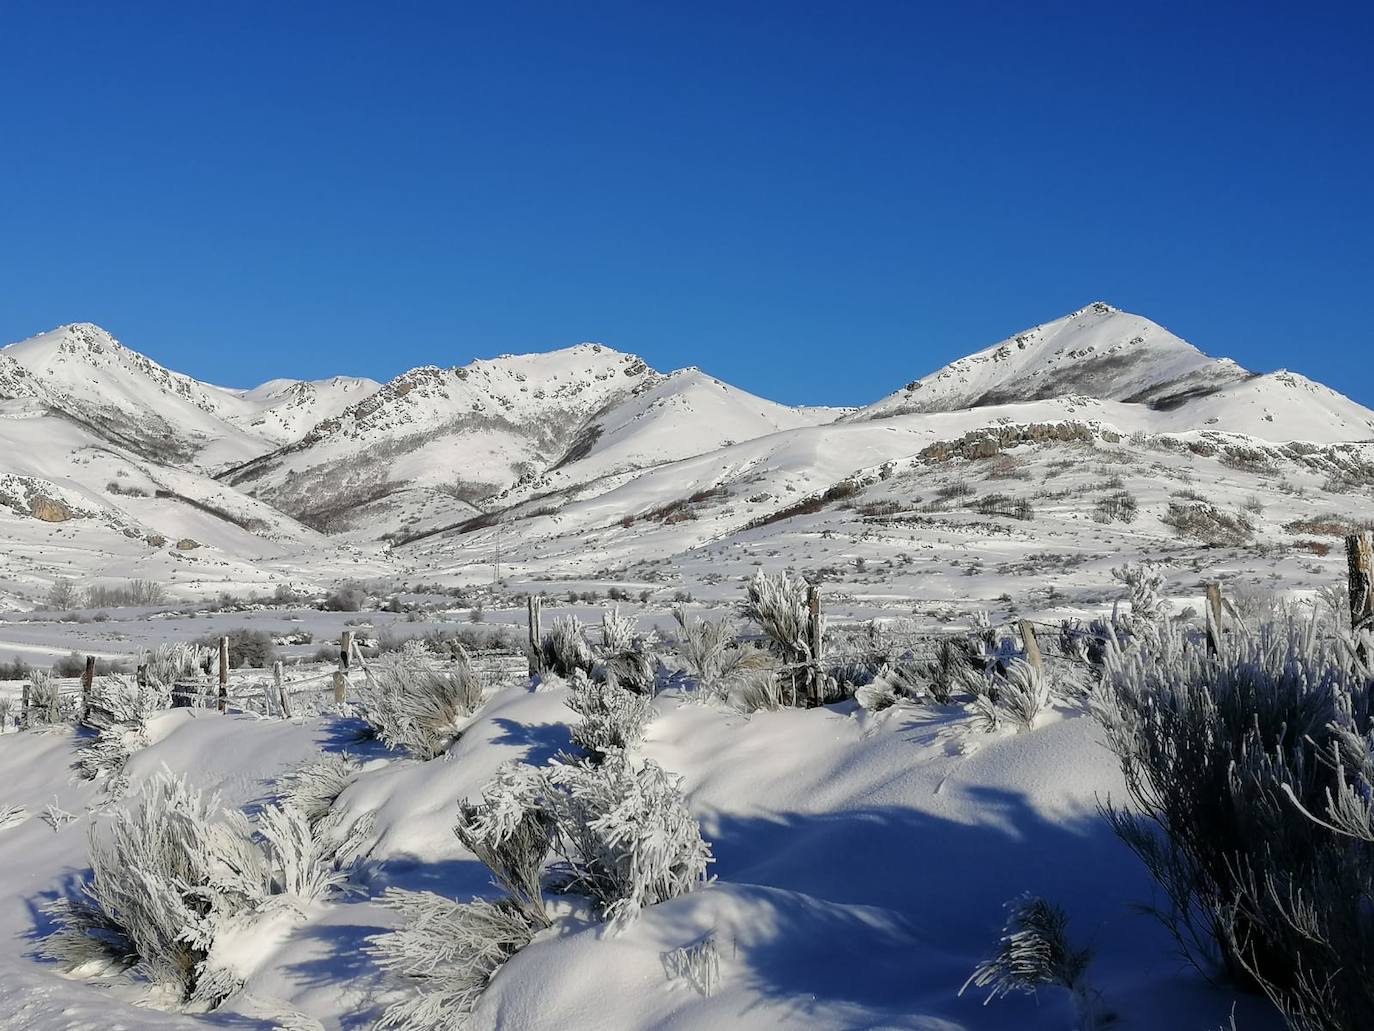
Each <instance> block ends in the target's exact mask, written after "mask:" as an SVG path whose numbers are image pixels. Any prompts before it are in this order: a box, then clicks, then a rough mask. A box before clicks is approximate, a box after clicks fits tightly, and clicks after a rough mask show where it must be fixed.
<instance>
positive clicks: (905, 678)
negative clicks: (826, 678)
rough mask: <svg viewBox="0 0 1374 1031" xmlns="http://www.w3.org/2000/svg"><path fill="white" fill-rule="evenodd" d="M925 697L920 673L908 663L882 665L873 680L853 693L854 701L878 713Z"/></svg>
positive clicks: (897, 662) (899, 662) (898, 662)
mask: <svg viewBox="0 0 1374 1031" xmlns="http://www.w3.org/2000/svg"><path fill="white" fill-rule="evenodd" d="M924 697H926V690H925V687H924V685H923V684H922V682H921V677H920V672H919V670H918V669H917V667H916V666H915V665H914V664H913V663H910V662H905V661H900V660H899V661H896V662H890V663H883V665H882V666H881V667H879V669H878V672H877V673H875V674H874V675H873V679H872V680H870V681H869V682H868V683H867V684H863V685H861V686H860V687H859V688H857V689H856V690H855V692H854V700H855V701H856V702H858V703H859V704H860V705H861V706H863V707H864V708H865V709H868V710H870V711H873V712H878V711H881V710H883V709H887V708H890V707H891V706H894V705H896V704H897V703H898V702H900V701H903V700H906V701H916V700H918V699H921V698H924Z"/></svg>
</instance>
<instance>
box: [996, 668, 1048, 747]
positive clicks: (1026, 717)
mask: <svg viewBox="0 0 1374 1031" xmlns="http://www.w3.org/2000/svg"><path fill="white" fill-rule="evenodd" d="M995 698H996V702H995V704H996V706H997V708H998V709H999V710H1000V711H1001V712H1002V713H1003V714H1004V715H1005V717H1006V718H1007V719H1008V720H1009V721H1010V722H1012V723H1014V724H1015V725H1016V727H1017V729H1018V730H1032V729H1034V727H1035V721H1036V720H1037V719H1038V718H1039V717H1040V714H1041V713H1042V712H1044V711H1045V710H1046V709H1048V708H1049V705H1050V685H1049V679H1048V678H1047V677H1046V676H1045V671H1044V669H1042V668H1041V667H1039V666H1032V665H1031V664H1030V663H1029V662H1026V661H1024V660H1022V659H1012V660H1011V661H1010V662H1008V663H1007V664H1006V672H1005V673H1003V674H1000V675H998V676H997V689H996V692H995Z"/></svg>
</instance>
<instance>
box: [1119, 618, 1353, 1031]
mask: <svg viewBox="0 0 1374 1031" xmlns="http://www.w3.org/2000/svg"><path fill="white" fill-rule="evenodd" d="M1108 666H1109V671H1108V677H1107V680H1106V683H1105V684H1104V687H1103V690H1102V691H1101V692H1100V694H1099V696H1098V699H1097V704H1096V707H1095V713H1096V715H1097V716H1098V718H1099V719H1100V720H1101V722H1102V724H1103V726H1104V727H1105V729H1106V733H1107V740H1108V743H1109V744H1110V745H1111V747H1112V749H1113V750H1114V751H1115V752H1116V754H1117V756H1118V757H1119V759H1120V761H1121V765H1122V770H1123V772H1124V774H1125V779H1126V785H1127V789H1128V791H1129V793H1130V797H1131V801H1132V802H1133V803H1134V806H1133V811H1132V810H1125V809H1120V808H1112V807H1109V808H1106V809H1105V810H1104V812H1105V814H1106V815H1107V817H1108V819H1109V820H1110V821H1111V823H1112V826H1113V828H1114V829H1115V831H1116V832H1117V834H1118V835H1120V837H1121V838H1122V840H1123V841H1124V842H1125V843H1126V844H1127V845H1128V846H1129V847H1130V848H1131V849H1132V850H1133V851H1134V852H1135V853H1136V855H1137V856H1138V857H1139V858H1140V859H1141V860H1142V861H1143V862H1144V863H1145V865H1146V867H1147V868H1148V869H1149V870H1150V872H1151V874H1153V876H1154V877H1155V879H1156V880H1157V881H1158V882H1159V885H1160V887H1161V889H1162V892H1163V895H1164V898H1165V899H1166V900H1167V904H1166V905H1164V906H1161V907H1160V908H1159V909H1158V910H1157V915H1159V917H1160V918H1161V919H1162V920H1163V921H1164V923H1165V925H1166V926H1167V927H1168V928H1169V929H1170V931H1171V932H1172V933H1173V935H1174V936H1175V938H1176V939H1177V940H1178V942H1179V944H1180V946H1181V947H1183V948H1184V949H1185V950H1186V953H1187V954H1188V956H1189V957H1190V958H1191V959H1192V960H1193V961H1194V962H1195V963H1196V964H1197V965H1198V966H1199V967H1201V968H1203V969H1204V970H1210V969H1212V968H1213V967H1215V966H1216V965H1218V964H1219V965H1220V966H1221V967H1222V968H1224V969H1225V971H1226V972H1227V973H1229V974H1230V975H1231V976H1232V977H1233V978H1234V979H1236V980H1237V981H1238V982H1240V983H1241V984H1246V985H1251V986H1254V987H1257V988H1259V989H1260V990H1262V991H1263V992H1264V993H1265V994H1266V995H1268V996H1269V998H1270V999H1271V1000H1273V1002H1274V1003H1275V1005H1276V1006H1278V1008H1279V1009H1280V1010H1281V1011H1282V1012H1283V1014H1284V1016H1285V1018H1286V1020H1287V1021H1288V1024H1289V1026H1290V1027H1293V1028H1298V1029H1303V1031H1309V1029H1310V1031H1318V1029H1320V1031H1326V1029H1330V1031H1336V1029H1349V1028H1356V1027H1371V1026H1374V914H1371V912H1370V910H1369V907H1367V906H1365V905H1362V904H1357V903H1356V901H1355V900H1361V899H1368V898H1370V897H1372V896H1374V848H1371V844H1370V843H1369V841H1368V840H1367V839H1366V836H1365V835H1364V834H1363V833H1362V830H1361V827H1362V824H1363V820H1364V814H1365V813H1366V812H1367V809H1366V806H1367V802H1366V800H1367V799H1368V798H1369V797H1370V792H1371V785H1374V761H1372V760H1371V756H1370V742H1371V740H1374V737H1371V734H1374V712H1371V705H1372V704H1374V701H1372V700H1374V680H1371V676H1370V673H1369V671H1368V669H1367V668H1366V667H1365V666H1364V665H1363V664H1362V663H1360V662H1359V661H1358V660H1357V658H1356V657H1355V651H1354V648H1353V645H1352V643H1351V642H1350V640H1349V638H1347V637H1343V636H1337V637H1334V638H1333V637H1329V636H1326V633H1325V628H1324V627H1322V626H1321V625H1320V624H1318V623H1316V622H1309V623H1306V624H1299V623H1295V622H1291V621H1290V622H1285V623H1281V624H1272V625H1265V626H1262V627H1260V628H1259V629H1258V630H1257V631H1255V632H1253V633H1240V634H1238V635H1236V637H1235V638H1234V639H1233V640H1232V642H1231V644H1230V646H1229V647H1228V648H1227V650H1226V653H1225V654H1224V655H1221V656H1211V655H1209V654H1208V653H1207V651H1206V649H1205V648H1203V647H1200V646H1199V645H1198V644H1196V643H1195V642H1192V641H1190V640H1188V639H1187V638H1185V636H1184V634H1183V632H1182V630H1180V629H1179V628H1176V627H1174V628H1170V629H1169V630H1168V631H1166V632H1165V633H1163V634H1161V636H1160V638H1159V640H1158V642H1157V645H1155V646H1153V647H1150V648H1135V649H1131V650H1128V651H1122V650H1115V649H1114V650H1113V651H1112V652H1111V654H1110V655H1109V662H1108ZM1304 814H1309V815H1304Z"/></svg>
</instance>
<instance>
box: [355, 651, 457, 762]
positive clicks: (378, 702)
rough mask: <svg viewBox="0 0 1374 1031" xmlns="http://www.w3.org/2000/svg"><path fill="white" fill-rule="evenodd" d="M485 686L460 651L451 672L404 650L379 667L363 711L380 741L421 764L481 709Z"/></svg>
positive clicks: (361, 702)
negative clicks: (477, 709) (476, 710)
mask: <svg viewBox="0 0 1374 1031" xmlns="http://www.w3.org/2000/svg"><path fill="white" fill-rule="evenodd" d="M481 701H482V685H481V682H480V681H479V680H478V679H477V674H476V673H474V672H473V669H472V665H471V664H470V663H469V662H468V658H467V653H466V652H460V653H459V656H458V658H456V659H455V660H453V662H452V663H451V664H450V665H449V667H448V668H447V669H443V670H436V669H432V668H431V667H430V666H429V665H428V663H427V660H426V659H425V656H424V653H423V652H422V651H419V650H416V649H413V648H404V649H402V651H401V653H400V654H399V655H388V656H384V657H383V658H381V659H380V660H378V661H377V662H375V663H373V664H372V666H371V669H370V671H369V673H368V676H367V680H366V681H365V683H364V685H363V688H362V690H361V692H360V695H359V699H358V710H359V712H360V714H361V715H362V717H363V719H365V720H366V721H367V722H368V724H369V725H371V727H372V729H373V731H374V732H375V733H376V735H377V737H378V738H380V739H381V740H382V742H383V743H385V744H386V745H387V746H388V747H389V748H399V749H401V750H403V751H405V752H406V753H408V754H409V755H411V756H413V757H415V758H416V759H433V758H434V757H435V756H437V755H439V754H441V753H442V752H443V751H444V749H445V748H447V747H448V744H449V742H450V741H452V740H453V738H454V736H455V735H456V734H457V733H458V724H459V722H460V721H461V720H462V719H463V718H464V717H466V716H468V715H470V714H471V713H472V712H473V710H475V709H476V708H477V706H478V705H480V704H481Z"/></svg>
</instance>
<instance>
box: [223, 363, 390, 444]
mask: <svg viewBox="0 0 1374 1031" xmlns="http://www.w3.org/2000/svg"><path fill="white" fill-rule="evenodd" d="M381 388H382V385H381V384H380V383H378V382H377V381H376V380H371V379H367V378H366V377H362V376H334V377H332V378H330V379H319V380H295V379H274V380H268V381H267V382H266V383H263V384H262V385H260V386H257V387H254V388H253V389H252V390H244V391H236V392H235V393H237V394H238V396H240V397H242V398H243V399H244V400H245V401H247V402H248V403H249V404H250V405H251V406H252V410H251V411H250V412H249V413H248V414H247V415H246V416H245V415H243V414H240V413H237V412H235V413H232V414H230V415H228V416H226V418H228V420H229V421H230V422H232V423H234V424H235V425H238V426H241V427H242V428H244V429H246V430H248V431H249V432H251V433H253V434H255V435H256V436H260V437H264V438H266V439H267V440H269V441H271V442H272V443H274V444H277V445H281V444H287V443H290V442H291V441H293V440H299V439H300V438H301V437H303V436H305V434H306V433H307V432H308V431H309V430H310V429H311V427H313V426H314V425H315V424H316V423H318V422H323V421H325V420H326V419H334V418H337V417H338V416H339V415H342V414H343V413H344V412H345V411H347V410H348V409H349V408H350V407H352V406H353V405H355V404H357V403H358V402H359V401H361V400H362V399H363V398H365V397H368V396H370V395H372V394H375V393H376V392H377V391H378V390H380V389H381Z"/></svg>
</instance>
